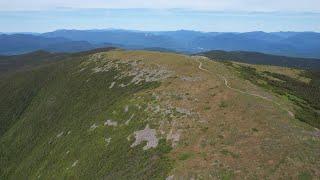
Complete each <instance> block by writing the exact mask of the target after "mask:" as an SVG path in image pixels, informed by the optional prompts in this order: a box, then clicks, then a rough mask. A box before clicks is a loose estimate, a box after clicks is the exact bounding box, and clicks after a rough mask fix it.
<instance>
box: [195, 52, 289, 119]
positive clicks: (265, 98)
mask: <svg viewBox="0 0 320 180" xmlns="http://www.w3.org/2000/svg"><path fill="white" fill-rule="evenodd" d="M200 58H202V59H204V58H205V59H207V58H206V57H196V60H197V61H198V62H199V66H198V68H199V69H200V70H202V71H205V72H207V73H212V72H210V71H209V70H207V69H204V68H203V67H202V62H201V61H200V60H199V59H200ZM216 75H217V76H218V77H219V78H220V79H222V80H223V81H224V84H225V86H226V87H227V88H229V89H231V90H233V91H236V92H239V93H242V94H246V95H250V96H254V97H257V98H260V99H264V100H266V101H269V102H272V103H274V104H276V105H277V106H279V107H280V108H281V109H282V110H284V111H287V112H288V114H289V115H290V116H291V117H294V114H293V113H292V112H291V111H289V110H287V109H285V108H284V107H282V105H281V104H279V103H278V102H276V101H274V100H272V99H270V98H268V97H265V96H261V95H259V94H253V93H249V92H246V91H242V90H240V89H236V88H233V87H231V86H230V84H229V82H228V80H227V78H226V77H224V76H223V75H219V74H216Z"/></svg>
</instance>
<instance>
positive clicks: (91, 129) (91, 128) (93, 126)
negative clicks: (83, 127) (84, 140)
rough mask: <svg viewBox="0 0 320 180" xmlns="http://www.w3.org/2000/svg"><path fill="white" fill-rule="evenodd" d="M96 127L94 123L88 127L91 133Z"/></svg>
mask: <svg viewBox="0 0 320 180" xmlns="http://www.w3.org/2000/svg"><path fill="white" fill-rule="evenodd" d="M97 127H98V126H97V125H96V124H95V123H94V124H92V125H91V126H90V131H93V130H95V129H96V128H97Z"/></svg>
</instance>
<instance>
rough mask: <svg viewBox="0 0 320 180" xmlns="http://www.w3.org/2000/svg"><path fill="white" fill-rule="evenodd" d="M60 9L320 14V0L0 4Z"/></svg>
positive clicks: (4, 0) (8, 0) (6, 0)
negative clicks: (154, 9)
mask: <svg viewBox="0 0 320 180" xmlns="http://www.w3.org/2000/svg"><path fill="white" fill-rule="evenodd" d="M59 7H69V8H121V9H124V8H156V9H168V8H184V9H196V10H213V11H228V10H232V11H320V0H302V1H301V0H23V1H22V0H0V10H46V9H54V8H59Z"/></svg>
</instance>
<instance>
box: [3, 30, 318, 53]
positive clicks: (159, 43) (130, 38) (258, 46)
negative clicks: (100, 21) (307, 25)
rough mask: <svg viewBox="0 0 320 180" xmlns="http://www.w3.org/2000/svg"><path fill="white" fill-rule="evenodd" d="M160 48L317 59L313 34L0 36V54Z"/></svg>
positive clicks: (86, 32)
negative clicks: (106, 48)
mask: <svg viewBox="0 0 320 180" xmlns="http://www.w3.org/2000/svg"><path fill="white" fill-rule="evenodd" d="M108 46H114V47H120V48H126V49H150V48H152V49H160V50H163V49H165V50H168V51H176V52H183V53H199V52H204V51H210V50H225V51H255V52H261V53H269V54H275V55H285V56H295V57H308V58H320V33H316V32H273V33H266V32H261V31H257V32H247V33H227V32H226V33H223V32H198V31H187V30H180V31H159V32H149V31H130V30H114V29H112V30H57V31H53V32H48V33H43V34H30V33H23V34H1V33H0V54H4V55H10V54H21V53H26V52H31V51H35V50H46V51H50V52H78V51H84V50H91V49H95V48H101V47H108Z"/></svg>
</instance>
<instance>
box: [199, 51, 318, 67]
mask: <svg viewBox="0 0 320 180" xmlns="http://www.w3.org/2000/svg"><path fill="white" fill-rule="evenodd" d="M200 55H203V56H206V57H208V58H211V59H215V60H222V61H230V60H232V61H238V62H243V63H249V64H263V65H274V66H282V67H292V68H299V69H309V70H320V59H308V58H294V57H286V56H276V55H270V54H263V53H257V52H246V51H231V52H228V51H218V50H216V51H208V52H203V53H200Z"/></svg>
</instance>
